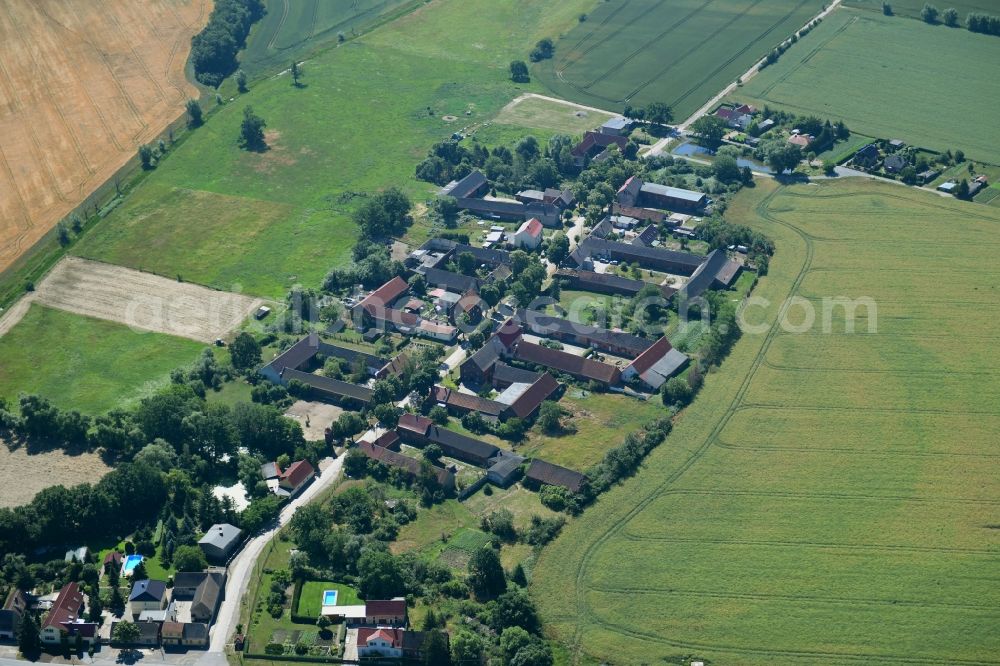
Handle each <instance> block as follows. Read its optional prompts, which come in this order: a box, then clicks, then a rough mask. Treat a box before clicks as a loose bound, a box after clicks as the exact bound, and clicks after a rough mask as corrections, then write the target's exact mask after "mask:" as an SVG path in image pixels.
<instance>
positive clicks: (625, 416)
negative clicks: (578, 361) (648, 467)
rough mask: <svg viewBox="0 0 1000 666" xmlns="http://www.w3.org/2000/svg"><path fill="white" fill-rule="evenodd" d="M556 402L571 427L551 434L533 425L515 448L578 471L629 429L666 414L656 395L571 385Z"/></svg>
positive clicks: (615, 443) (599, 457)
mask: <svg viewBox="0 0 1000 666" xmlns="http://www.w3.org/2000/svg"><path fill="white" fill-rule="evenodd" d="M559 406H560V407H562V408H563V409H564V410H565V411H566V413H567V414H568V415H567V416H566V417H564V418H563V423H564V424H565V425H568V426H570V427H571V428H573V430H570V431H567V432H566V433H565V434H562V435H557V436H553V435H548V434H545V433H543V432H541V429H540V427H539V426H538V425H535V426H534V427H533V428H532V429H531V431H530V434H529V436H528V439H527V440H526V441H525V442H524V443H522V444H520V445H518V447H517V448H516V452H517V453H519V454H521V455H523V456H531V457H533V458H544V459H545V460H547V461H548V462H550V463H554V464H556V465H562V466H564V467H569V468H570V469H575V470H577V471H581V472H582V471H585V470H586V469H587V468H588V467H590V466H592V465H595V464H596V463H598V462H600V460H601V458H603V457H604V454H605V453H607V451H608V449H610V448H612V447H614V446H618V445H619V444H621V443H622V440H623V439H624V438H625V435H626V434H627V433H628V432H631V431H633V430H638V429H639V428H640V427H641V426H642V425H643V424H644V423H646V422H647V421H651V420H653V419H656V418H660V417H663V416H665V415H666V414H667V411H666V408H665V407H664V406H663V403H662V402H660V400H659V398H658V397H656V396H654V397H653V398H652V399H650V400H648V401H645V402H644V401H641V400H637V399H635V398H630V397H628V396H624V395H621V394H618V393H591V392H589V391H582V390H580V389H576V388H573V387H570V388H569V389H567V391H566V393H565V395H563V397H562V398H561V399H560V400H559Z"/></svg>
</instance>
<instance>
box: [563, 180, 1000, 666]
mask: <svg viewBox="0 0 1000 666" xmlns="http://www.w3.org/2000/svg"><path fill="white" fill-rule="evenodd" d="M785 191H786V188H785V187H784V186H781V187H779V188H778V189H776V190H775V191H774V192H772V193H770V194H769V195H767V196H766V197H765V198H764V199H763V200H762V201H761V202H760V203H758V204H757V206H756V213H757V215H758V216H760V217H761V218H762V219H764V220H767V221H768V222H771V223H773V224H776V225H779V226H782V227H784V228H786V229H788V230H790V231H791V232H793V233H794V234H795V235H797V236H798V237H799V238H800V239H801V240H802V242H803V244H804V246H805V257H804V258H803V260H802V264H801V266H800V268H799V271H798V273H797V274H796V276H795V278H794V279H793V280H792V282H791V284H790V286H789V288H788V290H787V294H788V296H791V295H793V294H796V293H797V292H798V291H799V289H800V288H801V285H802V283H803V281H804V280H805V277H806V275H807V274H808V272H809V269H810V267H811V266H812V262H813V258H814V255H815V246H814V242H813V239H812V238H811V237H810V235H809V234H808V233H805V232H804V231H803V230H802V229H800V228H798V227H796V226H795V225H793V224H791V223H788V222H785V221H783V220H780V219H778V218H777V217H775V216H774V215H772V214H771V212H770V209H769V207H770V204H771V202H772V201H773V200H774V199H775V197H776V196H777V195H778V194H779V193H785ZM787 310H788V308H787V302H786V303H785V304H784V305H783V306H782V307H781V308H779V311H778V313H777V315H776V317H775V319H774V323H772V325H771V327H770V329H769V330H768V331H767V333H766V335H765V338H764V340H763V342H762V343H761V346H760V348H759V349H758V350H757V352H756V354H755V355H754V357H753V359H752V361H751V363H750V367H749V369H748V371H747V373H746V376H745V377H744V378H743V380H742V382H741V384H740V386H739V388H738V389H737V391H736V394H735V395H734V397H733V399H732V400H731V401H730V403H729V406H728V407H727V409H726V410H725V412H724V413H723V414H722V415H721V417H720V419H719V421H718V422H717V423H716V424H715V426H714V427H713V429H712V431H711V432H710V433H709V434H708V435H707V437H706V438H705V440H704V441H703V442H702V443H701V444H700V445H699V446H698V447H697V448H696V449H695V450H694V451H692V452H691V453H690V454H689V455H688V457H687V458H686V459H685V460H684V461H683V462H682V463H681V465H680V466H679V467H678V468H676V469H675V470H674V471H673V472H671V473H670V474H668V475H667V476H666V477H665V478H664V479H663V480H662V481H661V482H660V483H659V484H657V485H656V486H655V487H653V488H652V489H651V490H650V491H649V492H647V493H645V494H644V495H643V496H642V497H638V498H636V501H635V502H634V503H633V504H632V505H631V507H630V508H629V509H628V510H627V511H625V512H624V514H622V515H621V517H620V518H618V519H617V520H615V521H614V522H613V523H610V524H609V525H608V526H607V527H606V528H604V529H603V531H601V532H600V533H599V534H598V535H597V537H596V539H594V540H593V541H591V542H590V543H589V544H588V545H587V546H586V547H585V548H584V551H583V553H582V556H581V561H580V565H579V567H578V568H577V571H576V575H575V588H576V589H575V598H576V602H575V605H576V608H577V617H576V622H575V631H574V635H573V639H572V642H571V645H570V647H571V651H572V653H573V654H574V655H575V657H576V658H577V659H579V657H580V655H581V653H582V652H583V646H582V639H583V632H584V624H585V623H586V624H590V625H593V626H598V627H603V628H605V629H607V630H608V631H612V632H615V633H619V634H621V635H623V636H628V637H632V638H635V639H639V640H647V641H652V642H654V643H656V644H661V645H669V646H671V647H673V648H678V649H684V650H691V651H700V652H722V653H726V654H734V655H740V654H743V655H754V656H760V657H763V658H769V659H775V658H792V659H794V658H800V659H802V658H808V659H819V660H830V661H848V662H859V663H871V662H873V661H877V662H881V663H896V664H914V665H916V664H927V665H930V664H938V665H942V666H943V665H946V664H949V665H954V664H962V665H970V666H971V665H972V664H997V663H1000V662H998V661H984V660H975V659H962V658H951V657H949V658H934V657H912V656H908V655H897V654H868V653H861V652H831V651H824V650H783V649H777V648H771V649H754V648H752V647H747V646H745V645H730V644H725V643H697V642H691V641H682V640H677V639H675V638H669V637H665V636H664V635H663V633H662V632H646V631H640V630H637V629H636V628H635V625H622V624H619V623H615V622H610V621H606V620H604V619H602V618H599V617H597V615H596V612H595V611H594V610H593V609H592V608H591V606H590V604H589V603H588V601H587V599H586V592H587V590H588V589H589V586H588V584H587V578H588V576H587V572H588V570H589V569H590V567H591V566H593V561H594V557H595V555H596V553H597V552H598V551H599V550H600V549H601V548H602V547H603V546H604V545H605V544H607V543H608V542H609V541H611V540H612V539H613V538H615V537H616V536H618V535H619V534H621V533H622V532H623V531H624V530H625V528H626V526H627V525H628V524H629V522H630V521H631V520H632V519H634V518H635V517H636V516H637V515H639V514H640V513H642V512H643V511H645V510H646V509H647V508H648V507H649V506H650V505H651V504H652V503H653V502H654V501H656V499H658V498H659V497H661V496H663V495H667V494H671V493H682V492H684V493H691V492H700V493H701V494H705V495H709V496H710V495H714V494H718V493H716V492H713V491H689V490H682V489H677V490H674V489H671V488H670V486H671V485H672V484H674V483H676V482H677V480H678V479H680V478H681V477H682V476H683V475H684V473H685V472H686V471H687V470H688V469H690V468H691V467H692V466H693V465H694V464H695V463H696V462H697V461H698V460H700V459H701V458H702V457H704V455H705V454H706V453H707V452H708V451H709V450H710V449H711V447H712V445H713V444H721V441H720V435H721V433H722V431H723V430H724V429H725V428H726V426H727V425H728V423H729V421H730V420H731V419H732V417H733V416H734V415H735V414H736V413H737V412H738V411H740V410H742V409H746V408H749V407H750V406H749V405H745V404H743V401H744V399H745V397H746V395H747V393H748V391H749V388H750V385H751V383H752V381H753V379H754V377H755V375H756V372H757V370H758V368H760V366H761V365H763V364H764V363H765V359H766V355H767V352H768V350H769V349H770V346H771V343H772V342H773V341H774V339H775V337H776V336H777V335H779V334H780V330H779V326H778V322H779V321H781V319H782V317H783V316H785V315H786V314H787ZM942 411H943V410H942ZM949 413H951V412H949ZM730 494H734V493H730ZM769 495H770V496H774V497H789V498H792V497H795V494H794V493H769ZM741 496H749V494H746V493H744V494H741ZM803 496H804V497H811V498H818V499H847V498H850V499H855V500H861V501H896V502H898V501H901V500H906V501H917V502H922V501H927V502H937V501H940V502H944V503H959V504H967V503H974V504H978V505H982V504H987V505H990V504H1000V502H991V501H989V500H985V501H982V500H975V499H971V500H970V499H968V498H952V499H947V498H945V499H937V498H934V499H932V498H914V497H905V498H904V497H892V496H867V495H854V496H844V495H840V496H838V495H835V494H829V493H827V494H815V495H811V496H810V495H803ZM609 522H610V521H609ZM800 600H804V598H797V599H793V601H800ZM987 610H994V608H993V607H992V606H991V607H989V608H988V609H987Z"/></svg>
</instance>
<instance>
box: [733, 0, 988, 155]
mask: <svg viewBox="0 0 1000 666" xmlns="http://www.w3.org/2000/svg"><path fill="white" fill-rule="evenodd" d="M921 6H922V5H921ZM945 6H947V5H942V7H941V8H942V9H943V8H944V7H945ZM994 13H995V12H994ZM963 20H964V17H963ZM996 62H1000V39H997V38H996V37H993V36H990V35H980V34H975V33H971V32H969V31H968V30H965V29H958V28H947V27H945V26H943V25H937V26H931V25H927V24H926V23H923V22H922V21H914V20H910V19H904V18H900V17H886V16H882V14H881V13H878V14H876V13H874V12H868V11H861V10H853V9H845V8H841V9H838V10H837V11H836V12H834V13H833V14H832V15H831V16H829V17H828V18H827V19H826V20H825V21H824V22H823V23H822V24H820V26H819V27H818V28H816V30H814V31H813V32H811V33H810V34H809V35H808V36H807V37H806V38H805V39H802V40H800V41H799V42H798V43H797V44H795V45H794V46H792V48H790V49H789V50H788V51H787V52H786V53H785V54H784V55H783V56H782V57H781V59H780V60H779V61H778V62H777V63H776V64H774V65H772V66H770V67H768V68H767V69H765V70H764V71H763V72H761V73H760V74H758V75H757V76H755V77H754V78H753V79H751V80H750V81H748V82H747V84H746V85H745V86H743V87H742V88H741V89H740V90H739V91H737V92H736V93H734V99H736V98H738V99H740V100H742V101H746V102H751V103H755V104H758V105H761V106H762V105H765V104H766V105H769V106H772V107H780V108H784V109H787V110H790V111H793V112H795V113H799V114H803V115H806V114H811V115H816V116H819V117H821V118H829V119H831V120H837V119H840V120H843V121H844V122H845V123H847V126H848V127H850V128H851V129H852V130H854V131H857V132H860V133H862V134H866V135H868V136H877V137H882V138H886V139H891V138H899V139H903V140H904V141H906V142H907V143H910V144H914V145H918V146H921V147H925V148H931V149H933V150H937V151H940V152H944V151H945V150H949V149H950V150H956V149H961V150H963V151H965V154H966V155H968V156H969V157H970V158H972V159H976V160H982V161H985V162H990V163H993V164H996V163H1000V126H998V125H997V123H990V122H983V119H984V118H991V117H993V115H995V109H996V108H997V106H998V105H1000V88H998V87H997V86H996V76H995V74H996V68H995V67H980V66H978V65H976V63H996ZM873 96H874V97H873Z"/></svg>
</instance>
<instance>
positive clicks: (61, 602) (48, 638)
mask: <svg viewBox="0 0 1000 666" xmlns="http://www.w3.org/2000/svg"><path fill="white" fill-rule="evenodd" d="M82 614H83V592H81V591H80V586H79V585H77V584H76V583H66V584H65V585H63V587H62V589H61V590H59V596H58V597H56V600H55V601H54V602H53V604H52V608H50V609H49V612H48V615H46V616H45V620H44V621H43V622H42V626H41V630H40V631H39V638H40V639H41V641H42V643H45V644H46V645H59V644H60V643H62V641H63V639H67V640H76V636H79V637H80V639H81V640H82V641H83V644H84V645H87V646H90V645H93V644H94V643H95V642H97V641H98V640H99V639H98V636H97V625H96V624H95V623H93V622H87V621H86V620H84V619H82V618H81V615H82Z"/></svg>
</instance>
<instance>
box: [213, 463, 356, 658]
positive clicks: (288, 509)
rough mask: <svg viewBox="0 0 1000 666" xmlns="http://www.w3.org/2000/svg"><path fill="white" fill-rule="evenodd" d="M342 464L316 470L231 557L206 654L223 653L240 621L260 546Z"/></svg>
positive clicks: (335, 474) (331, 478)
mask: <svg viewBox="0 0 1000 666" xmlns="http://www.w3.org/2000/svg"><path fill="white" fill-rule="evenodd" d="M321 466H322V465H321ZM343 466H344V458H343V456H341V457H339V458H337V459H336V460H334V461H333V462H332V463H330V464H329V465H328V466H327V467H326V469H324V470H323V471H322V472H321V473H320V475H319V478H317V479H315V480H314V481H313V482H312V484H311V485H310V486H309V487H308V488H306V489H305V490H303V491H302V494H300V495H299V496H298V497H296V498H295V499H294V500H292V501H291V502H290V503H289V504H288V505H286V506H285V508H284V509H282V511H281V515H280V516H279V517H278V525H277V526H275V527H272V528H271V529H269V530H267V531H265V532H262V533H261V534H258V535H257V536H255V537H254V538H253V539H251V540H250V541H249V542H248V543H247V545H246V546H245V547H244V548H243V550H241V551H240V552H239V554H238V555H237V556H236V557H235V558H233V561H232V562H230V564H229V579H228V582H227V583H226V597H225V599H223V601H222V603H221V604H220V606H219V613H218V615H217V616H216V618H215V624H214V625H213V626H212V637H211V642H210V644H209V648H208V651H209V653H223V652H225V648H226V645H227V644H228V643H229V641H230V638H231V637H232V635H233V634H234V633H235V632H236V625H237V623H239V621H240V605H241V602H242V601H243V597H244V596H245V595H246V591H247V585H248V584H249V582H250V574H251V572H252V571H253V567H254V564H255V563H256V562H257V559H258V558H259V557H260V554H261V553H262V552H263V550H264V547H265V546H267V544H268V543H270V541H271V539H273V538H274V536H275V535H276V534H277V533H278V529H279V528H280V527H282V526H284V525H286V524H287V523H288V521H289V520H291V519H292V516H293V515H294V514H295V511H296V510H298V508H299V507H301V506H305V505H306V504H308V503H309V502H311V501H312V500H313V499H314V498H315V497H316V496H317V495H319V494H320V493H322V492H323V491H324V490H326V489H327V488H329V487H331V486H332V485H333V484H334V482H335V481H336V480H337V479H338V478H339V477H340V473H341V469H342V468H343ZM206 656H208V655H206Z"/></svg>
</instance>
